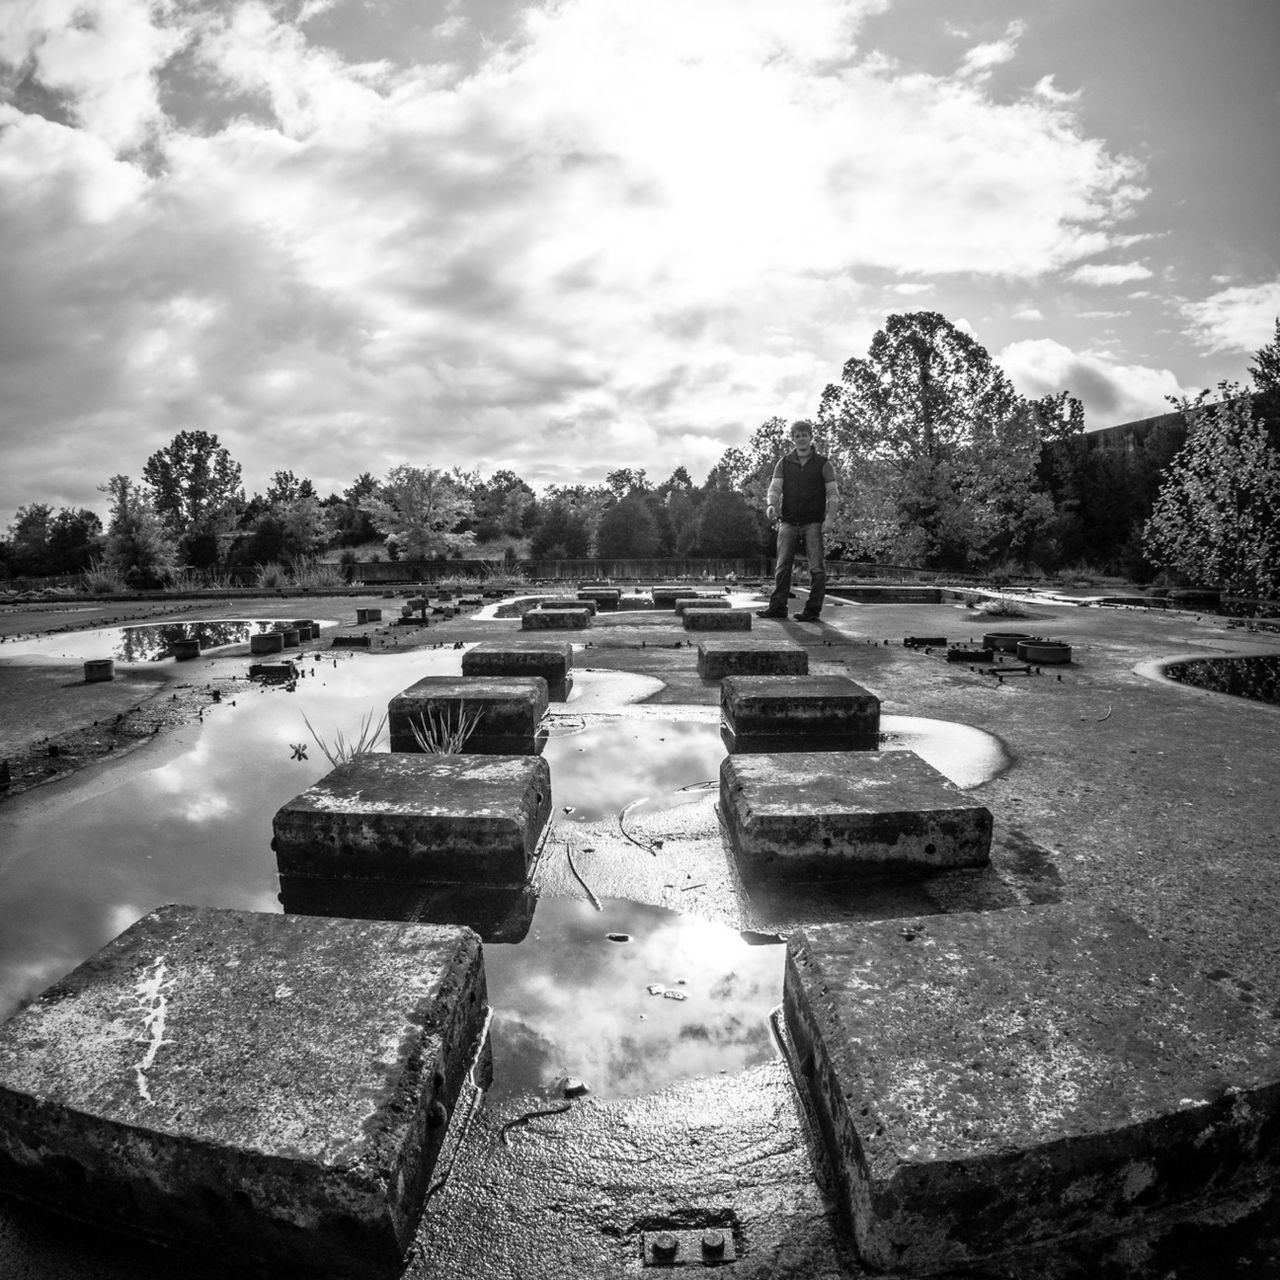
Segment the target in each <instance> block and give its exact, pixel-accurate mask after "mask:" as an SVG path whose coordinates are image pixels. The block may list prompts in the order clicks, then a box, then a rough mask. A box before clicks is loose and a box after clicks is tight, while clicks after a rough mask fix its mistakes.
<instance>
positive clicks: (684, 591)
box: [649, 582, 693, 610]
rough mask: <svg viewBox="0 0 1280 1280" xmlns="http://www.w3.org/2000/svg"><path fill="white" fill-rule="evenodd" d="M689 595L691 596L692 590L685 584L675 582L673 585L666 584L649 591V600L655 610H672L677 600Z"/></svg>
mask: <svg viewBox="0 0 1280 1280" xmlns="http://www.w3.org/2000/svg"><path fill="white" fill-rule="evenodd" d="M691 595H693V588H692V587H691V586H690V585H689V584H688V583H687V582H677V583H675V584H674V585H671V584H669V583H668V584H666V585H659V586H656V587H651V588H650V589H649V598H650V600H652V602H653V607H654V608H655V609H667V610H671V609H674V608H675V607H676V601H677V600H682V599H685V598H687V597H689V596H691Z"/></svg>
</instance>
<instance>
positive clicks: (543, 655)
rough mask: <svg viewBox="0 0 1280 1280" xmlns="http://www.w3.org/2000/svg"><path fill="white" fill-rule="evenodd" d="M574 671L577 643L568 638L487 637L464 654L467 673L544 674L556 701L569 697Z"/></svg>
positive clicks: (470, 674)
mask: <svg viewBox="0 0 1280 1280" xmlns="http://www.w3.org/2000/svg"><path fill="white" fill-rule="evenodd" d="M572 673H573V645H572V644H570V642H569V641H568V640H522V639H513V640H511V641H510V642H508V641H505V640H485V641H482V642H481V643H480V644H478V645H476V646H475V648H473V649H468V650H467V652H466V653H464V654H463V655H462V674H463V675H464V676H489V677H495V676H523V677H525V678H528V677H530V676H541V677H542V678H543V679H544V680H545V681H546V682H547V697H548V698H550V700H551V701H552V702H563V701H564V700H565V699H566V698H567V697H568V696H569V692H570V690H571V689H572V688H573V674H572Z"/></svg>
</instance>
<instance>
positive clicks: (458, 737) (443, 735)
mask: <svg viewBox="0 0 1280 1280" xmlns="http://www.w3.org/2000/svg"><path fill="white" fill-rule="evenodd" d="M481 710H482V709H481V708H479V707H476V708H474V709H473V710H471V711H468V710H467V705H466V703H465V702H463V703H459V704H458V707H457V710H456V711H451V710H444V709H441V710H436V709H435V708H434V707H427V708H426V710H425V711H420V712H419V713H418V714H417V715H416V716H414V717H412V718H411V719H410V721H409V728H410V729H412V730H413V737H414V740H415V741H416V742H417V744H418V746H419V747H420V748H421V749H422V750H423V751H426V752H428V753H429V754H431V755H437V756H456V755H459V754H461V752H462V748H463V747H464V746H465V745H466V741H467V739H468V738H469V737H471V735H472V734H473V733H474V732H475V728H476V725H477V724H479V723H480V713H481Z"/></svg>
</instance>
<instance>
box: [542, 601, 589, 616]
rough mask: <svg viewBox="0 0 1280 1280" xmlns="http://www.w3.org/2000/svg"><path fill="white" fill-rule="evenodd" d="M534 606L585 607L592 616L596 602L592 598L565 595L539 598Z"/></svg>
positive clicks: (554, 607) (545, 607) (556, 607)
mask: <svg viewBox="0 0 1280 1280" xmlns="http://www.w3.org/2000/svg"><path fill="white" fill-rule="evenodd" d="M535 608H538V609H585V610H586V611H587V612H588V613H589V614H590V615H591V616H592V617H593V618H594V617H595V615H596V602H595V601H594V600H580V599H578V597H577V596H573V597H565V598H563V599H559V600H539V601H538V603H537V605H536V606H535Z"/></svg>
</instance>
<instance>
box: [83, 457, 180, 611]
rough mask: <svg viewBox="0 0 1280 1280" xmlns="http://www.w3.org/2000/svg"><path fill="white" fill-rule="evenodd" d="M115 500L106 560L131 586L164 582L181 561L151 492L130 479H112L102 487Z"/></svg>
mask: <svg viewBox="0 0 1280 1280" xmlns="http://www.w3.org/2000/svg"><path fill="white" fill-rule="evenodd" d="M98 488H99V490H100V491H101V492H102V493H106V494H108V495H109V496H110V498H111V515H110V520H109V522H108V524H107V536H106V542H105V545H104V560H105V562H106V565H107V567H108V568H109V569H111V570H112V571H113V572H115V573H117V574H119V575H120V577H121V578H123V579H124V581H125V583H126V584H127V585H128V586H131V587H141V588H154V587H159V586H161V585H162V584H163V583H164V580H165V579H166V578H167V577H168V576H169V574H170V573H172V571H173V567H174V565H175V563H176V562H177V548H176V547H175V546H174V543H173V541H172V539H171V538H170V537H169V534H168V531H167V530H166V529H165V527H164V523H163V521H162V520H161V519H160V516H159V515H158V514H157V512H156V510H155V508H154V507H153V506H152V505H151V501H150V498H149V497H148V495H147V493H146V492H145V491H144V490H143V489H142V488H141V487H140V486H138V485H135V484H134V483H133V481H132V480H130V479H129V477H128V476H123V475H120V476H112V477H111V479H110V480H108V481H107V483H106V484H104V485H99V486H98Z"/></svg>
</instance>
